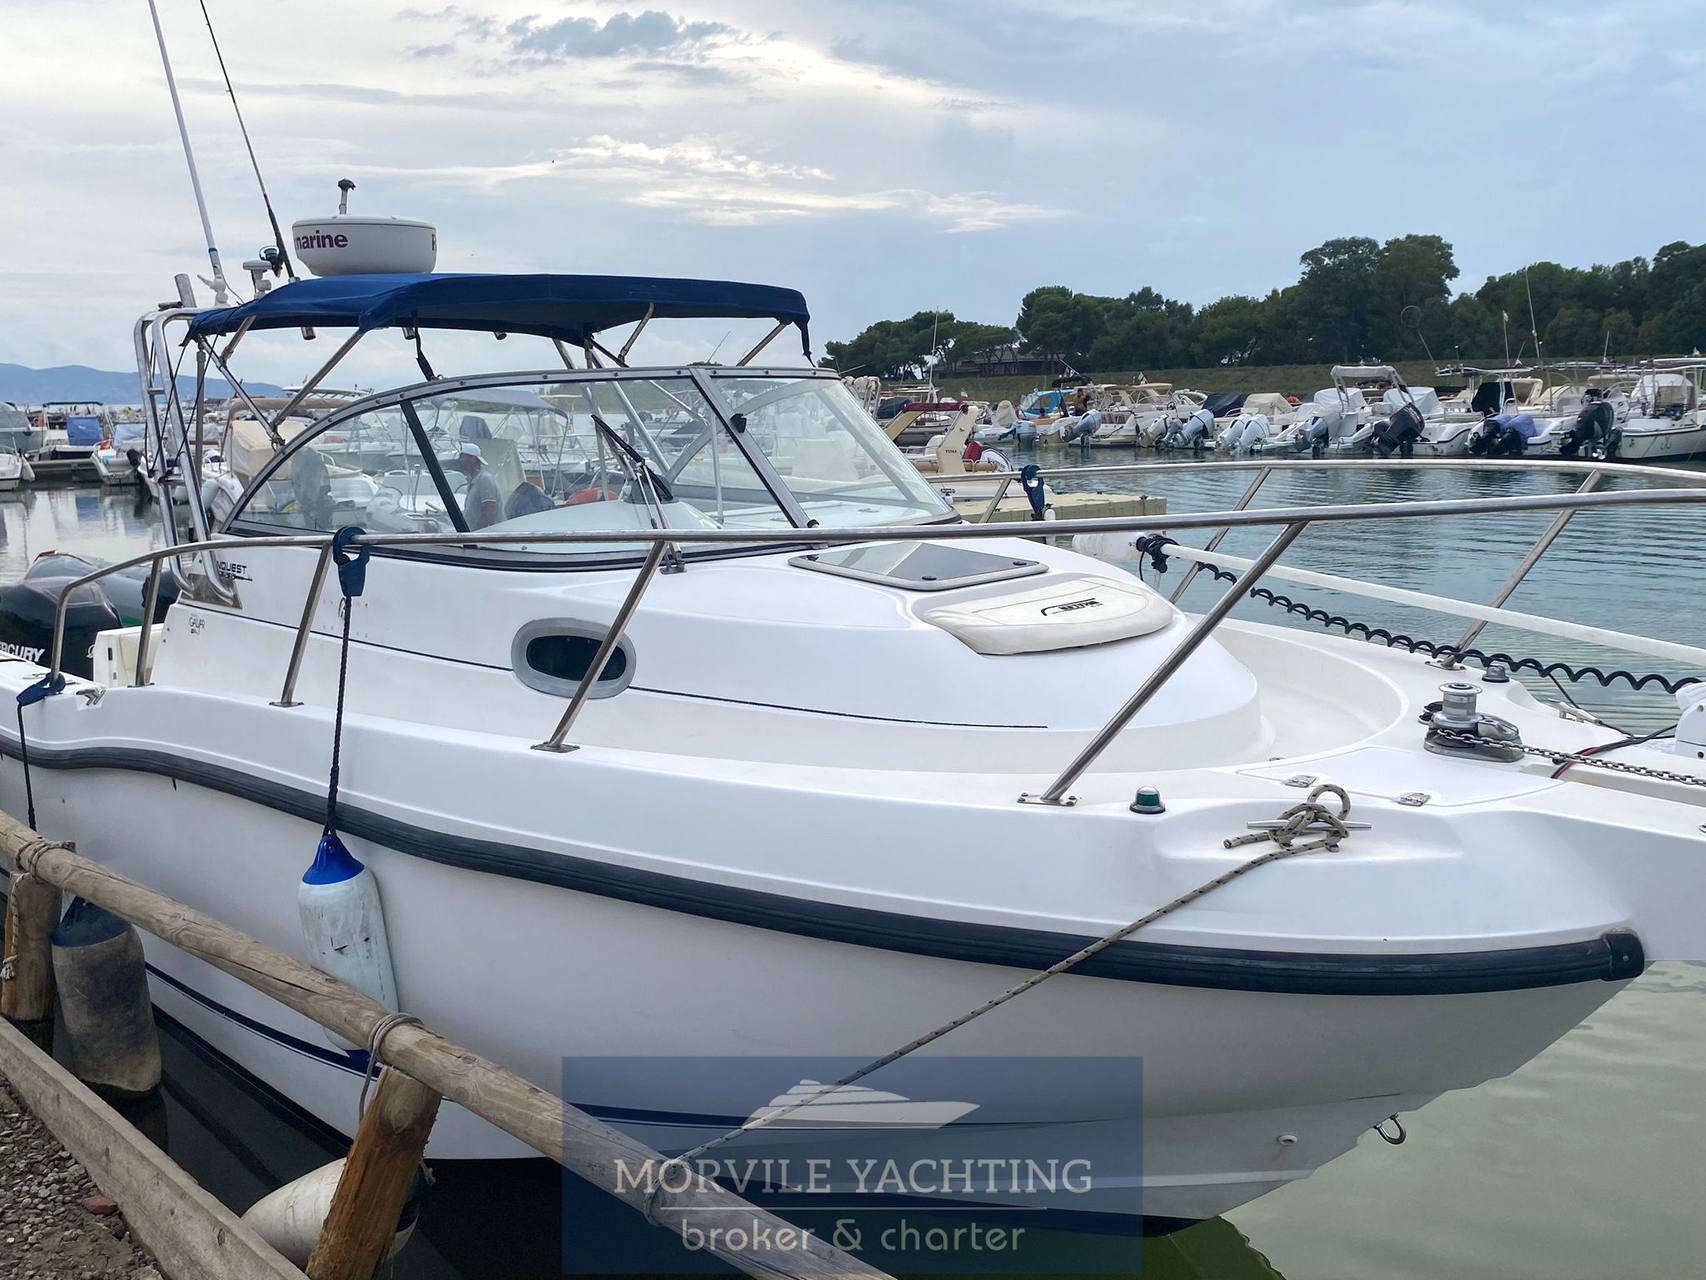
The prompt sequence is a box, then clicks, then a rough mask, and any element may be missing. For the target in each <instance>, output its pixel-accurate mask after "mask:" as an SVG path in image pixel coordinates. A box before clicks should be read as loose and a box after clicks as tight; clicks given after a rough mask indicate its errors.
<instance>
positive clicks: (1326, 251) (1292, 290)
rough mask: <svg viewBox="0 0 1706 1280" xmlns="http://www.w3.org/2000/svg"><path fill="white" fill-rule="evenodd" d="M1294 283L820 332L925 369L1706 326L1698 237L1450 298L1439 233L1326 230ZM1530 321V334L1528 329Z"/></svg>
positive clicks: (873, 369) (879, 368) (828, 357)
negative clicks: (1001, 317) (999, 318)
mask: <svg viewBox="0 0 1706 1280" xmlns="http://www.w3.org/2000/svg"><path fill="white" fill-rule="evenodd" d="M1299 265H1300V266H1301V268H1302V270H1301V271H1300V273H1299V275H1298V278H1297V281H1296V283H1294V284H1290V285H1287V286H1285V287H1284V288H1283V289H1274V290H1272V291H1271V292H1270V293H1268V295H1267V296H1266V297H1261V298H1258V297H1254V296H1249V295H1243V294H1234V295H1232V296H1229V297H1225V298H1221V299H1219V300H1218V301H1215V302H1211V303H1208V304H1207V305H1205V306H1202V307H1193V306H1192V305H1191V304H1190V303H1188V302H1181V301H1179V300H1178V299H1175V298H1168V297H1164V296H1163V295H1161V294H1160V293H1157V292H1156V291H1155V290H1154V289H1151V288H1149V287H1147V286H1145V287H1144V288H1141V289H1138V290H1137V291H1135V292H1132V293H1128V294H1126V295H1125V296H1124V297H1110V296H1102V295H1098V294H1088V293H1079V292H1077V291H1075V290H1073V289H1070V288H1067V287H1066V286H1065V285H1045V286H1043V287H1041V288H1037V289H1032V290H1031V291H1030V292H1029V293H1027V294H1026V295H1025V297H1024V300H1023V301H1022V302H1021V303H1020V304H1019V314H1018V316H1017V317H1016V318H1015V319H1014V320H1013V322H1012V323H1011V324H1010V325H999V324H989V323H984V322H979V321H969V320H959V319H957V318H956V317H955V316H954V314H953V313H952V312H950V311H920V312H918V313H917V314H915V315H913V316H910V317H908V318H907V319H904V320H882V321H879V322H877V323H876V324H873V325H871V326H869V327H868V328H867V329H865V330H864V331H863V332H862V333H860V334H859V335H858V336H857V337H855V338H853V339H851V340H850V341H847V342H830V343H826V344H825V348H824V349H825V359H824V363H825V364H826V365H829V366H830V367H833V368H837V369H840V370H841V371H842V372H843V373H875V374H878V375H880V376H882V377H884V378H908V377H917V376H920V375H921V374H922V373H923V371H924V369H925V368H926V367H928V366H930V365H931V364H932V363H936V364H940V365H943V366H944V367H946V366H952V365H954V364H956V363H960V362H964V361H967V360H968V359H975V358H977V357H979V356H983V355H985V354H987V353H989V352H991V351H993V350H995V349H998V348H1001V347H1003V346H1012V347H1014V348H1016V353H1017V354H1019V355H1021V356H1035V357H1048V358H1058V359H1060V360H1063V361H1065V362H1066V363H1067V364H1070V365H1071V366H1072V367H1073V368H1075V369H1077V370H1078V371H1080V372H1083V373H1091V372H1095V371H1096V370H1115V369H1121V370H1132V369H1170V368H1172V369H1176V368H1186V367H1199V366H1208V365H1269V364H1322V363H1336V362H1346V363H1353V362H1363V361H1387V362H1390V361H1396V360H1421V359H1428V358H1430V356H1431V358H1433V359H1435V360H1437V361H1440V362H1446V361H1452V360H1457V359H1474V360H1482V361H1484V360H1491V359H1503V358H1505V355H1506V353H1507V352H1508V353H1509V356H1510V358H1511V359H1513V360H1520V361H1524V362H1533V361H1534V360H1535V359H1536V355H1537V352H1538V353H1539V354H1540V355H1541V356H1543V357H1544V358H1545V359H1546V360H1563V359H1597V358H1599V357H1600V356H1602V355H1604V354H1607V353H1609V354H1610V355H1611V356H1612V357H1614V358H1618V357H1638V356H1651V355H1686V354H1689V353H1691V352H1692V351H1694V350H1695V349H1696V348H1697V347H1698V346H1699V345H1700V344H1701V342H1702V340H1703V338H1706V245H1702V246H1695V245H1691V244H1689V243H1688V242H1686V241H1682V240H1679V241H1676V242H1675V243H1673V244H1667V245H1665V246H1664V247H1663V248H1661V249H1660V250H1659V251H1658V252H1657V253H1655V254H1654V255H1653V257H1652V259H1651V260H1648V259H1647V258H1641V257H1637V258H1630V259H1628V260H1627V261H1624V262H1617V263H1613V264H1611V265H1609V266H1606V265H1595V266H1591V267H1565V266H1560V265H1559V264H1557V263H1555V262H1537V263H1534V264H1532V265H1530V266H1528V267H1524V268H1522V269H1520V270H1517V271H1511V272H1508V273H1506V274H1504V275H1498V276H1491V277H1489V278H1488V279H1487V281H1486V283H1484V284H1483V285H1481V287H1480V288H1478V289H1476V290H1475V291H1474V292H1473V293H1470V292H1464V293H1459V294H1457V295H1456V296H1455V297H1453V296H1452V292H1451V282H1452V281H1453V280H1455V279H1457V276H1458V269H1457V263H1456V262H1455V260H1454V259H1453V256H1452V247H1451V245H1450V244H1449V243H1447V242H1446V241H1445V240H1444V239H1442V238H1441V237H1439V236H1431V235H1407V236H1397V237H1395V238H1393V239H1391V240H1387V241H1386V242H1385V243H1384V244H1382V243H1380V242H1379V241H1377V240H1373V239H1370V238H1368V237H1366V236H1346V237H1341V238H1338V239H1334V240H1329V241H1327V242H1326V243H1325V244H1322V245H1318V246H1317V247H1315V248H1313V249H1311V250H1309V251H1308V252H1307V253H1305V254H1303V255H1302V256H1301V257H1300V258H1299ZM1536 330H1538V333H1537V332H1536Z"/></svg>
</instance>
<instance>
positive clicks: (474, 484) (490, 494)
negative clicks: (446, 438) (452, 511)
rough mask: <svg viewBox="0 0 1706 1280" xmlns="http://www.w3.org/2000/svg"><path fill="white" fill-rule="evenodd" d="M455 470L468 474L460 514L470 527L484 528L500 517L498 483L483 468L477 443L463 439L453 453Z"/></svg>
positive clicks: (501, 508)
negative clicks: (459, 450) (460, 446)
mask: <svg viewBox="0 0 1706 1280" xmlns="http://www.w3.org/2000/svg"><path fill="white" fill-rule="evenodd" d="M456 469H457V470H458V471H460V472H461V473H462V474H463V475H465V476H467V477H468V488H467V490H466V491H465V492H464V493H463V495H462V517H463V519H465V520H466V521H467V522H468V527H469V528H470V529H484V528H487V527H488V526H490V525H494V524H496V523H497V522H498V521H499V520H501V519H503V514H502V513H503V498H502V497H500V496H499V494H498V482H497V481H496V480H494V479H492V477H491V475H490V473H488V472H487V471H486V463H485V459H484V458H483V457H481V455H480V446H479V445H477V444H474V443H473V442H472V441H463V443H462V449H461V452H459V453H458V454H457V455H456Z"/></svg>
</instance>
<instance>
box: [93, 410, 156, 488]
mask: <svg viewBox="0 0 1706 1280" xmlns="http://www.w3.org/2000/svg"><path fill="white" fill-rule="evenodd" d="M146 438H147V427H146V426H145V425H144V423H143V422H142V420H141V419H140V418H135V419H123V420H121V421H118V422H115V423H113V425H112V433H111V435H110V436H109V437H108V438H107V439H105V440H103V441H102V442H101V443H100V444H99V445H98V446H96V448H95V452H94V454H93V461H94V464H95V474H96V475H97V476H99V477H100V479H101V483H102V484H104V485H109V486H114V487H116V486H121V485H134V484H138V483H140V482H141V479H142V473H141V466H142V459H143V454H144V449H145V446H146V443H147V439H146Z"/></svg>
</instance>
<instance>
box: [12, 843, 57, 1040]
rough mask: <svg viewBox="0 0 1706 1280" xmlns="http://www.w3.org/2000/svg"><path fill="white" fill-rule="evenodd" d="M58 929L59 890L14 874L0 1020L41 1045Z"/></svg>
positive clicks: (49, 1016)
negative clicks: (54, 944)
mask: <svg viewBox="0 0 1706 1280" xmlns="http://www.w3.org/2000/svg"><path fill="white" fill-rule="evenodd" d="M24 829H25V830H26V831H27V830H28V828H27V827H26V828H24ZM32 834H33V833H32ZM58 923H59V890H58V889H57V888H56V887H55V886H53V885H51V884H48V883H46V882H45V881H42V880H39V879H37V878H36V877H35V876H32V875H18V874H14V875H13V876H12V879H11V883H10V884H9V885H8V886H7V890H6V939H5V953H4V954H5V960H4V968H3V969H0V1015H4V1016H5V1017H6V1018H7V1020H8V1021H10V1022H13V1023H16V1024H18V1025H19V1027H20V1028H22V1029H23V1030H24V1031H25V1032H26V1033H27V1034H29V1035H30V1038H31V1039H33V1040H36V1041H37V1042H38V1043H39V1042H40V1040H41V1034H40V1032H41V1029H42V1028H44V1027H49V1026H51V1024H52V1021H53V944H52V938H53V927H54V926H55V925H56V924H58Z"/></svg>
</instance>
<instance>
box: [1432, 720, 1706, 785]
mask: <svg viewBox="0 0 1706 1280" xmlns="http://www.w3.org/2000/svg"><path fill="white" fill-rule="evenodd" d="M1429 732H1430V733H1431V734H1433V735H1434V736H1435V737H1439V738H1444V739H1447V740H1449V741H1452V742H1458V743H1461V744H1462V745H1464V746H1468V747H1482V746H1485V745H1486V739H1484V738H1481V737H1478V736H1477V735H1475V734H1473V733H1462V732H1459V731H1458V730H1456V729H1442V728H1439V727H1438V726H1437V725H1436V726H1434V727H1433V728H1431V729H1430V730H1429ZM1499 745H1500V746H1502V747H1504V748H1505V749H1507V750H1510V751H1520V752H1521V753H1522V754H1523V755H1525V756H1534V757H1536V758H1537V759H1540V760H1550V761H1551V762H1552V763H1553V764H1555V765H1559V766H1565V765H1583V766H1585V767H1587V768H1590V769H1606V770H1609V771H1610V772H1612V773H1627V774H1632V775H1634V776H1635V777H1639V778H1653V779H1656V780H1658V781H1660V782H1676V783H1681V784H1682V785H1683V786H1688V787H1706V778H1702V777H1698V776H1696V775H1695V774H1692V773H1676V772H1674V771H1672V770H1670V769H1655V768H1653V767H1652V766H1650V765H1644V764H1629V763H1627V762H1626V761H1623V760H1606V759H1604V758H1603V757H1600V756H1595V755H1588V754H1585V753H1583V752H1580V751H1558V750H1549V749H1548V748H1546V747H1531V746H1529V745H1528V744H1527V743H1526V742H1512V743H1500V744H1499Z"/></svg>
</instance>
